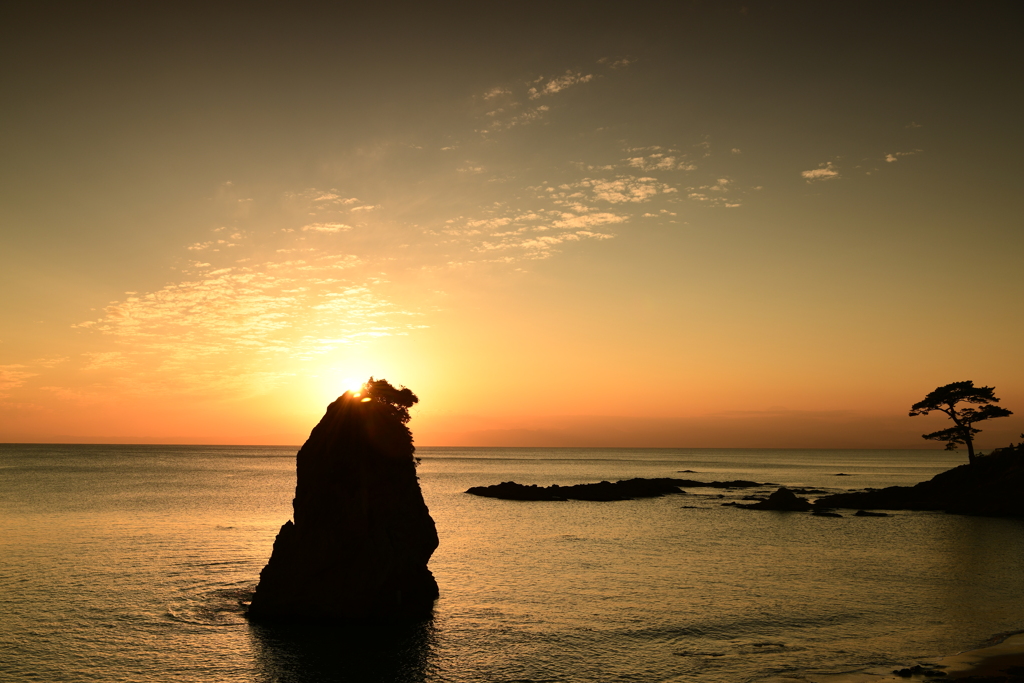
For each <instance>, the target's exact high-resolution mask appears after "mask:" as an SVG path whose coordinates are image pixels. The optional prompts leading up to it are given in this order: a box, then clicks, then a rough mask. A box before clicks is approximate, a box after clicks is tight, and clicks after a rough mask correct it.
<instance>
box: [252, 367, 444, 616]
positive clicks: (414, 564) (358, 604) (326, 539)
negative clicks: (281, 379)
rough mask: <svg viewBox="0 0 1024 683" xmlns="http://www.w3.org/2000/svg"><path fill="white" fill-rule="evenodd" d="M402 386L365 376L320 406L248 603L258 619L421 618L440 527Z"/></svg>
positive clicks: (427, 606) (431, 589) (427, 607)
mask: <svg viewBox="0 0 1024 683" xmlns="http://www.w3.org/2000/svg"><path fill="white" fill-rule="evenodd" d="M416 402H417V398H416V396H415V395H414V394H413V393H412V392H411V391H409V390H408V389H405V388H402V389H395V388H394V387H393V386H391V385H390V384H389V383H388V382H387V381H385V380H377V381H374V380H373V378H372V377H371V378H370V381H369V382H367V384H366V385H364V389H363V391H362V392H361V393H352V392H345V394H343V395H342V396H341V397H340V398H338V400H336V401H335V402H334V403H332V404H330V405H329V406H328V407H327V413H326V414H325V415H324V417H323V419H321V420H320V423H319V424H318V425H317V426H316V427H314V428H313V431H312V433H311V434H310V435H309V439H308V440H307V441H306V443H305V444H304V445H303V446H302V448H301V449H300V450H299V453H298V456H297V458H296V468H297V477H296V479H297V483H296V486H295V499H294V500H293V501H292V505H293V508H294V522H292V521H288V522H286V523H285V524H284V526H282V527H281V531H280V532H279V533H278V535H277V539H276V540H275V541H274V550H273V553H272V554H271V557H270V561H269V562H268V563H267V566H266V567H264V569H263V571H262V572H261V573H260V582H259V585H258V586H257V587H256V593H255V594H254V595H253V599H252V604H251V606H250V607H249V612H248V614H249V616H250V617H253V618H258V619H346V620H375V621H376V620H383V621H391V620H395V619H399V620H401V619H410V618H420V617H425V616H428V615H429V614H430V613H431V611H432V609H433V605H434V600H435V599H436V598H437V596H438V591H437V582H436V581H434V576H433V575H432V574H431V573H430V570H429V569H427V562H428V561H429V560H430V556H431V554H433V552H434V550H435V549H436V548H437V530H436V528H435V527H434V520H433V519H431V517H430V511H429V510H427V506H426V504H425V503H424V502H423V494H422V493H421V491H420V485H419V480H418V479H417V477H416V463H415V461H414V459H413V452H414V448H413V444H412V433H411V432H410V431H409V428H408V427H406V423H407V422H408V421H409V410H408V409H409V407H410V406H412V405H413V404H414V403H416Z"/></svg>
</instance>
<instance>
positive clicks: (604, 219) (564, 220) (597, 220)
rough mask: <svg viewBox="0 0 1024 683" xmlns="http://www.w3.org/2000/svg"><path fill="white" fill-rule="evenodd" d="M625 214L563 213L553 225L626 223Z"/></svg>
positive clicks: (581, 226) (576, 225) (565, 226)
mask: <svg viewBox="0 0 1024 683" xmlns="http://www.w3.org/2000/svg"><path fill="white" fill-rule="evenodd" d="M626 220H627V219H626V217H625V216H620V215H618V214H614V213H588V214H584V215H581V216H580V215H575V214H571V213H563V214H562V217H561V218H559V219H558V220H556V221H554V222H553V223H552V224H551V225H552V227H555V228H572V229H574V228H589V227H593V226H595V225H608V224H610V223H624V222H625V221H626Z"/></svg>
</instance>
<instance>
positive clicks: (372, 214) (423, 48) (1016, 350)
mask: <svg viewBox="0 0 1024 683" xmlns="http://www.w3.org/2000/svg"><path fill="white" fill-rule="evenodd" d="M662 10H664V8H662ZM493 11H494V12H498V13H500V12H506V11H509V10H503V9H498V10H493ZM617 11H619V12H621V14H607V15H599V16H598V15H594V16H589V18H587V19H586V22H585V23H586V25H585V27H584V29H582V30H580V28H579V25H578V24H579V22H580V21H582V20H581V19H580V16H579V15H577V14H574V13H571V12H564V13H555V14H552V15H551V16H548V17H546V18H544V19H543V20H539V21H538V20H535V19H534V18H530V17H524V16H520V15H511V14H509V15H502V14H492V15H484V14H482V15H480V16H476V17H471V18H467V17H463V16H459V17H457V18H454V19H453V18H452V17H451V16H446V15H436V16H435V15H432V14H430V13H429V11H427V10H426V9H422V8H421V9H415V8H413V7H411V6H410V8H409V12H406V13H399V14H398V15H389V16H387V17H385V16H382V15H375V14H374V13H373V12H374V11H373V10H360V11H359V12H356V13H349V14H346V15H344V16H342V15H341V14H338V15H333V14H331V13H327V14H322V15H318V16H317V17H303V16H298V15H293V14H288V13H287V12H284V10H281V12H282V13H281V14H276V15H275V14H270V13H263V14H261V13H259V12H255V13H252V14H251V15H248V16H246V17H235V16H230V15H229V14H228V13H226V12H223V13H217V12H211V13H204V14H203V17H202V18H201V21H198V23H197V22H195V21H192V19H197V18H196V17H193V18H192V19H190V18H189V16H188V13H185V14H184V15H183V16H177V15H175V16H171V15H162V14H160V12H161V10H144V9H139V10H137V12H138V13H137V14H135V15H130V14H119V15H117V16H109V17H108V16H105V15H103V13H102V12H98V13H95V14H83V15H81V16H74V15H68V16H65V17H57V18H54V17H43V16H41V15H35V14H32V13H31V12H32V11H31V10H26V12H27V13H26V14H22V15H18V16H14V17H13V19H12V21H11V22H8V26H7V28H6V29H5V30H6V31H7V34H5V36H4V37H5V40H4V41H3V44H4V47H3V48H2V49H3V51H4V57H5V59H4V60H3V63H4V64H5V65H6V66H4V67H3V69H4V84H5V91H6V92H7V93H8V94H9V95H8V98H7V99H9V100H10V101H11V102H12V103H13V104H12V106H10V107H7V106H5V108H4V111H3V112H2V113H0V117H2V123H3V125H2V126H0V129H2V130H0V136H2V143H3V149H4V150H5V153H4V154H3V155H2V159H0V172H2V174H3V183H2V188H0V192H2V193H3V197H2V199H3V201H2V203H0V226H2V232H0V238H2V242H0V247H2V249H0V260H2V264H3V268H2V273H0V277H2V282H3V291H4V293H5V296H4V297H3V301H2V302H0V441H44V442H45V441H63V442H67V441H71V442H76V441H82V442H131V441H143V442H190V443H286V444H298V443H301V441H302V440H303V439H304V438H305V436H306V434H308V431H309V429H310V428H311V427H312V426H313V425H314V424H315V423H316V421H317V420H318V419H319V417H320V416H321V414H322V412H323V409H324V407H325V405H326V404H327V403H328V402H329V401H330V400H332V399H333V398H334V397H336V396H337V395H338V394H340V393H341V392H342V391H343V390H344V386H343V385H344V381H345V380H346V379H347V378H353V377H355V378H359V379H365V378H366V377H368V376H369V375H374V376H376V377H384V378H387V379H388V380H390V381H392V382H394V383H396V384H404V385H407V386H409V387H410V388H412V389H413V390H414V391H415V392H416V393H417V394H418V395H419V396H420V399H421V402H420V404H419V406H418V407H417V408H416V409H415V410H414V412H413V415H414V420H413V422H412V423H411V426H412V428H413V431H414V434H415V435H416V439H417V443H418V444H420V445H557V446H570V445H586V446H592V445H593V446H605V445H607V446H678V447H699V446H707V447H730V446H737V447H739V446H742V447H877V448H886V447H935V446H936V444H934V443H932V442H925V441H923V440H921V439H920V434H921V433H923V432H925V431H932V430H934V429H938V428H940V427H941V426H942V425H941V420H940V419H939V418H937V417H935V416H931V417H927V418H923V417H922V418H915V419H909V418H907V417H906V412H907V410H908V409H909V407H910V405H911V404H912V403H914V402H916V401H918V400H920V399H921V398H922V397H923V396H924V394H925V393H927V392H928V391H930V390H931V389H934V388H935V387H936V386H938V385H941V384H946V383H948V382H953V381H960V380H965V379H970V380H973V381H975V383H977V384H979V385H992V386H995V387H996V395H997V396H1000V397H1001V398H1002V399H1003V402H1002V405H1003V406H1005V407H1007V408H1009V409H1010V410H1015V411H1016V412H1017V415H1014V416H1013V417H1011V418H1006V419H1002V420H998V421H994V422H992V423H990V424H989V425H982V426H983V427H984V433H983V434H982V435H981V438H980V440H979V442H980V445H981V447H982V448H991V447H994V446H998V445H1003V444H1005V443H1007V442H1008V441H1010V440H1011V439H1012V440H1015V441H1016V440H1018V435H1019V434H1020V432H1022V431H1024V417H1022V416H1024V364H1022V363H1021V362H1020V361H1019V355H1020V349H1021V348H1022V342H1024V323H1022V322H1021V315H1020V301H1021V300H1022V294H1024V278H1022V276H1021V269H1020V266H1019V260H1020V254H1021V253H1024V250H1022V246H1024V245H1022V241H1024V230H1022V229H1021V227H1022V226H1021V219H1020V212H1019V208H1018V207H1017V206H1016V203H1017V202H1016V201H1015V200H1014V197H1015V193H1016V185H1017V184H1018V183H1016V182H1015V181H1016V180H1017V179H1019V173H1020V172H1019V169H1018V166H1019V161H1018V159H1019V154H1018V152H1019V151H1020V148H1021V133H1020V132H1019V125H1018V123H1017V122H1016V116H1017V114H1016V112H1017V111H1018V110H1019V109H1018V108H1016V107H1014V106H1012V104H1013V103H1012V99H1013V94H1012V93H1010V92H1009V91H1010V90H1012V89H1008V88H1006V87H1005V86H1006V83H1008V82H1012V80H1013V79H1012V76H1011V75H1010V74H1009V66H1008V65H1009V64H1011V63H1012V60H1010V59H1008V58H1007V57H1006V55H1004V54H1003V53H1004V52H1005V51H1007V50H1009V49H1010V48H1009V47H1008V45H1011V44H1012V41H1008V40H1007V39H1006V38H1007V37H1006V36H1003V34H1002V33H1001V31H1005V29H1003V28H1000V27H1001V26H1002V23H1000V22H998V21H996V20H995V19H996V18H995V17H990V16H987V15H985V14H984V13H980V14H976V15H971V16H969V17H965V16H961V15H958V14H954V13H951V12H950V13H948V14H946V13H944V12H945V10H936V12H935V14H934V15H932V16H928V17H921V16H917V15H915V14H913V13H912V12H910V11H909V10H903V9H900V8H892V9H890V10H887V11H888V12H889V14H886V15H884V16H883V15H870V16H869V15H867V14H865V13H861V12H858V9H857V8H855V7H846V8H821V7H817V6H813V5H811V4H807V5H802V4H800V3H796V4H794V5H793V6H792V7H788V8H783V9H779V8H776V7H772V6H769V5H767V4H763V5H762V4H758V3H744V4H743V5H742V6H741V5H740V4H737V5H735V6H731V5H729V4H728V3H717V4H714V6H713V7H712V6H708V7H702V6H700V5H694V6H693V7H691V8H688V9H680V8H676V9H673V10H671V13H670V14H668V15H665V14H659V18H658V19H657V20H656V19H655V18H653V17H651V16H639V15H633V14H630V13H629V10H628V9H627V8H622V9H620V10H617ZM154 12H155V13H156V14H153V13H154ZM268 12H269V11H268ZM418 12H419V13H418ZM794 12H799V17H795V16H794V15H793V13H794ZM795 19H799V20H798V21H797V20H795ZM1003 23H1005V22H1003ZM384 26H386V27H387V30H383V28H382V27H384ZM353 27H361V30H358V31H354V30H353ZM880 27H883V28H884V31H883V33H884V35H887V36H891V37H892V38H891V39H887V40H880V39H879V35H880V33H879V30H880ZM342 28H345V31H341V29H342Z"/></svg>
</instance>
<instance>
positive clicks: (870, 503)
mask: <svg viewBox="0 0 1024 683" xmlns="http://www.w3.org/2000/svg"><path fill="white" fill-rule="evenodd" d="M1021 491H1024V452H1020V451H1019V450H1016V449H1003V450H999V451H996V452H993V453H991V454H989V455H986V456H980V457H978V458H976V459H975V461H974V464H972V465H961V466H960V467H955V468H953V469H951V470H947V471H945V472H942V473H940V474H937V475H935V476H934V477H932V478H931V479H929V480H928V481H923V482H921V483H920V484H917V485H915V486H890V487H888V488H884V489H875V490H867V491H857V492H851V493H839V494H835V495H831V496H824V497H822V498H819V499H818V500H817V501H815V505H817V506H821V507H828V508H852V509H860V510H941V511H944V512H953V513H959V514H967V515H987V516H993V517H1022V516H1024V495H1021Z"/></svg>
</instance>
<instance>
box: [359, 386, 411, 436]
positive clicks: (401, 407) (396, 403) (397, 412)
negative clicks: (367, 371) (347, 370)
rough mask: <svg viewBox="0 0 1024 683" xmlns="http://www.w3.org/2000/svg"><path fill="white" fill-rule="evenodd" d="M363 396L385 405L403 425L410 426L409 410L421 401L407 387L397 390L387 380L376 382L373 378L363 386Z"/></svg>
mask: <svg viewBox="0 0 1024 683" xmlns="http://www.w3.org/2000/svg"><path fill="white" fill-rule="evenodd" d="M363 394H365V395H366V396H367V397H368V398H370V399H372V400H374V401H377V402H378V403H381V404H383V405H384V406H385V407H386V408H387V410H388V412H389V413H391V414H392V415H394V416H395V417H396V418H398V419H399V420H400V421H401V422H402V424H408V422H409V420H410V419H411V418H410V417H409V408H411V407H412V406H413V405H415V404H416V403H419V401H420V400H419V398H417V397H416V394H414V393H412V391H411V390H410V389H406V388H405V387H401V388H400V389H396V388H394V387H393V386H391V383H390V382H388V381H387V380H386V379H376V380H375V379H374V378H373V377H371V378H370V379H368V380H367V381H366V384H364V385H363Z"/></svg>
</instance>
